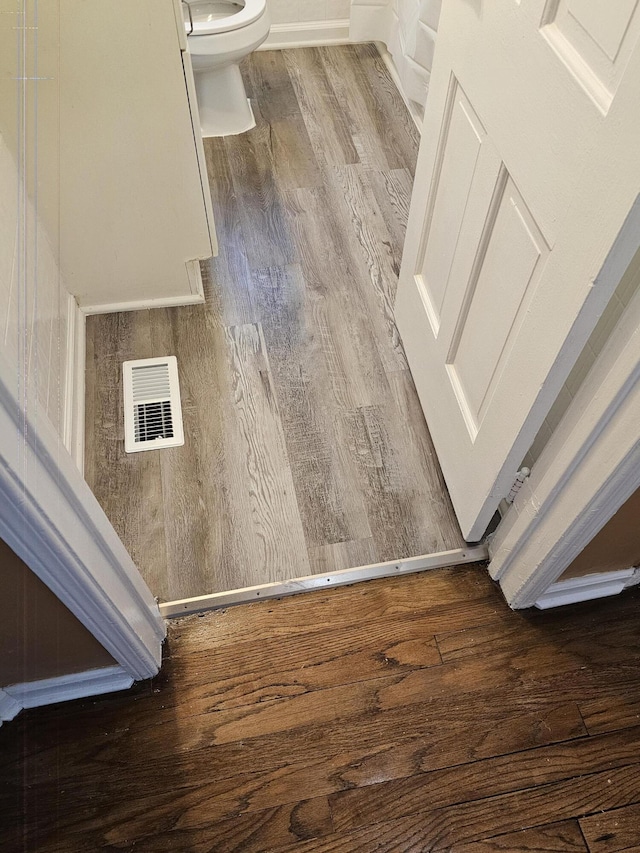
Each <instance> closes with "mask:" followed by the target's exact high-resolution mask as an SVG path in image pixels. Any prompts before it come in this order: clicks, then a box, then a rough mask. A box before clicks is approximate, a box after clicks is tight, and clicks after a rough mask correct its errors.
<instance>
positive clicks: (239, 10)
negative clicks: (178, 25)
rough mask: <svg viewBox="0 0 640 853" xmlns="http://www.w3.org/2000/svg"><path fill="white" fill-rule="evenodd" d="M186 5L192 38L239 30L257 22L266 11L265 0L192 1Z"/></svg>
mask: <svg viewBox="0 0 640 853" xmlns="http://www.w3.org/2000/svg"><path fill="white" fill-rule="evenodd" d="M188 5H189V7H190V9H191V19H192V20H193V32H192V33H191V34H190V35H191V36H192V37H193V36H210V35H215V34H216V33H228V32H231V31H232V30H239V29H241V28H242V27H246V26H248V25H249V24H252V23H253V22H254V21H257V20H258V18H260V17H261V16H262V15H263V14H264V12H265V10H266V0H238V2H234V0H197V2H193V0H192V2H190V3H189V4H188ZM187 26H189V22H187Z"/></svg>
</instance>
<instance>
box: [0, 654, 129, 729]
mask: <svg viewBox="0 0 640 853" xmlns="http://www.w3.org/2000/svg"><path fill="white" fill-rule="evenodd" d="M132 684H133V678H132V677H131V676H130V675H129V674H128V673H127V672H126V670H125V669H124V668H123V667H121V666H106V667H102V668H100V669H88V670H85V672H76V673H73V674H72V675H61V676H59V677H58V678H43V679H41V680H40V681H25V682H24V683H22V684H11V685H10V686H9V687H4V688H3V689H2V690H0V721H6V720H12V719H13V718H14V717H15V716H16V714H17V713H18V712H19V711H21V710H22V709H23V708H39V707H41V706H42V705H53V704H54V703H56V702H68V701H69V700H71V699H83V698H85V697H86V696H97V695H98V694H101V693H113V692H114V691H116V690H126V689H127V688H129V687H131V685H132Z"/></svg>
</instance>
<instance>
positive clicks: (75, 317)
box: [63, 294, 86, 474]
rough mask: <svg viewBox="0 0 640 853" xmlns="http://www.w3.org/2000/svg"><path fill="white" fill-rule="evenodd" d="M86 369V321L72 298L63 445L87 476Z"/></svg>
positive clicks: (68, 323) (70, 300)
mask: <svg viewBox="0 0 640 853" xmlns="http://www.w3.org/2000/svg"><path fill="white" fill-rule="evenodd" d="M85 367H86V318H85V315H84V313H83V312H82V311H81V310H80V308H79V307H78V304H77V302H76V300H75V298H74V297H73V296H72V295H71V294H69V298H68V304H67V371H66V377H65V391H64V393H65V398H64V424H63V441H64V446H65V447H66V448H67V450H68V451H69V453H70V454H71V458H72V459H73V461H74V462H75V463H76V467H77V468H78V470H79V471H80V473H81V474H83V473H84V406H85Z"/></svg>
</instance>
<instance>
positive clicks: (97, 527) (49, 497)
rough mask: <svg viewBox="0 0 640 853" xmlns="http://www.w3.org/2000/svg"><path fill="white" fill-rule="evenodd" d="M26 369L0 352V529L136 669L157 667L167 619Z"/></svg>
mask: <svg viewBox="0 0 640 853" xmlns="http://www.w3.org/2000/svg"><path fill="white" fill-rule="evenodd" d="M24 397H25V390H24V377H21V376H20V375H19V371H18V370H16V368H15V366H12V365H11V364H10V363H9V361H8V360H7V359H6V357H5V356H4V354H3V353H1V352H0V436H2V440H1V441H0V537H2V538H3V539H4V540H5V542H7V544H8V545H9V546H10V547H11V548H12V549H13V550H14V551H15V553H16V554H17V555H18V557H20V558H21V559H22V560H23V561H24V562H25V563H26V565H27V566H28V567H29V568H30V569H31V570H32V571H33V572H34V573H35V574H36V575H37V576H38V577H39V578H40V580H42V581H43V582H44V583H45V584H46V585H47V586H48V587H49V588H50V589H51V590H52V592H53V593H54V594H55V595H56V596H57V597H58V598H59V599H60V601H61V602H62V603H63V604H65V605H66V606H67V607H68V608H69V610H71V612H72V613H73V614H74V615H75V616H76V617H77V618H78V619H79V620H80V622H82V624H83V625H84V626H85V627H86V628H87V629H88V630H89V631H90V632H91V633H92V634H93V636H94V637H95V638H96V639H97V640H98V641H99V642H100V643H101V644H102V645H103V646H104V648H105V649H106V650H107V651H108V652H109V653H110V654H111V655H112V656H113V658H114V659H115V661H116V662H117V663H118V664H119V665H120V666H121V667H122V669H123V670H124V672H126V673H127V674H128V675H129V676H130V677H131V678H132V679H134V680H139V679H144V678H149V677H151V676H153V675H155V674H156V673H157V672H158V670H159V668H160V662H161V656H162V649H161V647H162V641H163V639H164V637H165V633H166V626H165V623H164V620H163V619H162V616H161V614H160V610H159V608H158V604H157V602H156V600H155V598H154V597H153V595H152V594H151V591H150V590H149V588H148V587H147V585H146V583H145V582H144V580H143V579H142V576H141V575H140V573H139V571H138V569H137V568H136V566H135V564H134V563H133V560H132V559H131V557H130V556H129V554H128V552H127V551H126V549H125V547H124V545H123V544H122V542H121V541H120V539H119V537H118V534H117V533H116V531H115V530H114V528H113V527H112V525H111V523H110V522H109V520H108V518H107V517H106V515H105V514H104V512H103V510H102V508H101V507H100V505H99V503H98V501H97V500H96V498H95V497H94V495H93V493H92V492H91V490H90V488H89V486H88V485H87V484H86V482H85V481H84V479H83V477H82V475H81V473H80V471H79V470H78V468H77V467H76V465H75V464H74V462H73V460H72V458H71V456H70V455H69V453H68V452H67V450H66V449H65V448H64V447H63V445H62V441H61V439H60V437H59V436H58V435H57V434H56V432H55V430H54V428H53V426H52V425H51V423H50V422H49V421H48V419H47V418H46V417H43V416H40V417H38V414H37V411H32V410H31V407H30V406H29V405H26V404H25V399H24Z"/></svg>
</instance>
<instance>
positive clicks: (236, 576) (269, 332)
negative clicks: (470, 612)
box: [86, 45, 464, 600]
mask: <svg viewBox="0 0 640 853" xmlns="http://www.w3.org/2000/svg"><path fill="white" fill-rule="evenodd" d="M243 73H244V76H245V80H246V83H247V91H248V94H249V95H250V97H251V98H252V102H253V106H254V113H255V116H256V127H255V128H253V129H252V130H250V131H248V132H247V133H245V134H240V135H239V136H232V137H225V138H210V139H206V140H205V143H204V146H205V154H206V160H207V169H208V172H209V179H210V185H211V192H212V199H213V206H214V215H215V219H216V228H217V232H218V238H219V244H220V254H219V255H218V257H216V258H213V259H212V260H210V261H207V262H206V263H203V264H202V273H203V283H204V288H205V295H206V304H205V305H204V306H194V307H187V308H175V309H158V310H153V311H142V312H136V313H134V314H131V315H104V316H101V317H94V318H91V319H90V322H89V324H88V353H89V358H88V362H87V448H86V457H87V463H86V471H87V480H88V482H89V484H90V486H91V487H92V488H93V490H94V491H95V493H96V496H97V497H98V500H99V501H100V502H101V503H102V505H103V507H104V508H105V510H106V512H107V515H108V516H109V517H110V518H111V520H112V521H113V523H114V526H115V527H116V529H117V530H118V533H119V534H120V536H121V538H122V539H123V541H124V543H125V545H126V546H127V548H128V549H129V550H130V552H131V553H132V554H133V556H134V559H135V560H136V562H137V564H138V566H139V568H140V570H141V572H142V574H143V576H144V577H145V578H146V579H147V581H148V582H149V584H150V586H151V589H152V591H153V592H154V594H156V595H157V596H158V597H159V598H160V599H162V600H172V599H179V598H185V597H190V596H196V595H204V594H207V593H212V592H219V591H223V590H229V589H236V588H239V587H243V586H251V585H255V584H262V583H267V582H269V581H273V580H284V579H290V578H295V577H301V576H303V575H306V574H310V573H318V572H324V571H329V570H331V571H336V570H339V569H346V568H352V567H354V566H361V565H367V564H370V563H376V562H380V561H384V560H391V559H397V558H400V557H409V556H417V555H419V554H426V553H431V552H433V551H442V550H449V549H452V548H457V547H461V546H462V545H463V544H464V543H463V541H462V538H461V536H460V532H459V529H458V526H457V522H456V519H455V516H454V513H453V509H452V507H451V503H450V501H449V497H448V494H447V491H446V487H445V485H444V481H443V478H442V474H441V472H440V469H439V466H438V463H437V458H436V455H435V451H434V448H433V445H432V444H431V439H430V437H429V432H428V429H427V427H426V424H425V421H424V417H423V415H422V410H421V408H420V405H419V403H418V401H417V397H416V393H415V388H414V386H413V382H412V379H411V376H410V373H409V372H408V369H407V364H406V359H405V356H404V351H403V348H402V343H401V341H400V338H399V336H398V332H397V329H396V326H395V322H394V316H393V311H392V304H393V297H394V293H395V288H396V285H397V276H398V270H399V266H400V258H401V253H402V243H403V239H404V230H405V227H406V219H407V215H408V209H409V199H410V195H411V176H412V173H413V168H414V165H415V158H416V154H417V143H418V138H417V134H416V132H415V127H414V126H413V123H412V120H411V118H410V117H409V115H408V113H407V111H406V109H405V107H404V104H403V103H402V100H401V98H400V96H399V94H398V93H397V91H396V90H395V87H394V85H393V83H392V81H391V80H390V78H389V76H388V73H387V71H386V69H385V67H384V64H383V63H382V62H381V60H380V58H379V56H378V54H377V52H376V51H375V50H374V49H373V48H371V47H370V46H369V47H367V46H363V45H355V46H345V47H326V48H311V49H301V50H287V51H260V52H258V53H254V54H252V55H251V56H250V57H249V58H248V59H247V60H246V61H245V62H244V63H243ZM161 355H175V356H176V357H177V359H178V370H179V376H180V382H181V390H182V399H183V403H184V421H185V433H186V442H185V445H184V447H181V448H173V449H170V450H164V451H154V452H148V453H139V454H135V455H126V454H124V453H123V451H122V448H121V441H122V435H121V431H122V428H121V426H120V422H121V402H120V398H121V388H120V378H119V377H120V362H121V361H124V360H126V359H133V358H145V357H150V356H161ZM125 492H126V494H125Z"/></svg>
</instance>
